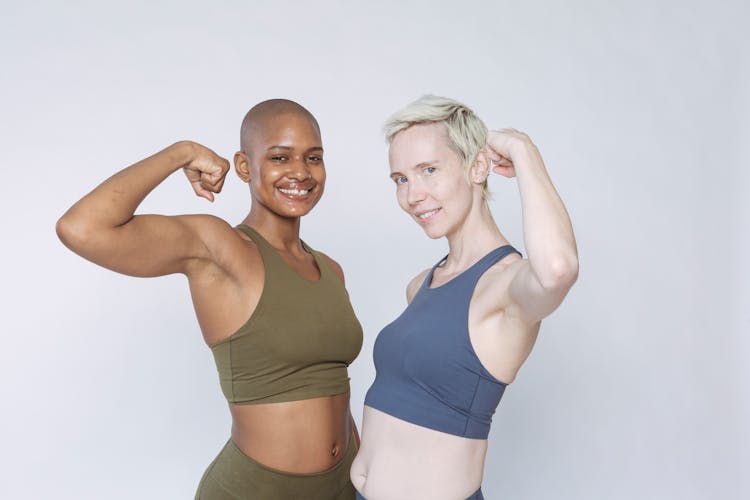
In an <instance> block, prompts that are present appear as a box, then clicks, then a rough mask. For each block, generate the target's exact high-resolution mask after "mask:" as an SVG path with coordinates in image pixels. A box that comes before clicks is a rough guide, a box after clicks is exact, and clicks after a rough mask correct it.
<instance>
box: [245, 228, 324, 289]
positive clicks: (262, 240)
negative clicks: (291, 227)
mask: <svg viewBox="0 0 750 500" xmlns="http://www.w3.org/2000/svg"><path fill="white" fill-rule="evenodd" d="M237 228H239V229H240V230H241V231H243V232H244V233H245V234H247V232H248V231H246V230H249V231H250V232H251V233H253V235H254V236H257V237H258V239H257V240H256V239H254V238H251V240H252V241H253V243H255V244H256V245H258V243H260V244H261V245H264V246H265V247H266V249H267V250H269V251H270V252H272V253H273V254H274V255H275V256H276V258H278V259H279V260H280V261H281V262H282V263H283V265H284V266H285V267H286V268H287V271H289V272H291V273H292V274H294V275H295V276H297V277H298V278H299V279H300V280H302V281H304V282H307V283H310V284H315V283H320V282H321V281H322V280H323V265H322V263H321V262H320V260H319V259H318V256H317V255H316V253H315V252H314V251H313V250H312V248H310V247H309V246H308V244H307V243H305V240H303V239H302V238H300V240H299V241H300V243H302V248H303V249H304V250H305V252H307V253H308V254H310V255H312V258H313V260H314V261H315V267H317V268H318V279H316V280H310V279H307V278H305V277H303V276H302V275H300V273H298V272H297V270H296V269H294V268H293V267H292V266H291V265H290V264H289V263H288V262H287V261H286V260H284V258H283V257H282V256H281V254H280V253H279V251H278V250H277V249H276V248H275V247H274V246H273V245H271V243H270V242H269V241H268V240H267V239H266V238H265V237H264V236H263V235H262V234H260V232H258V231H257V230H256V229H253V228H252V227H250V226H248V225H247V224H238V225H237ZM248 236H250V235H248ZM261 257H262V255H261ZM264 265H265V264H264Z"/></svg>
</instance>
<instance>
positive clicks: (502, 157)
mask: <svg viewBox="0 0 750 500" xmlns="http://www.w3.org/2000/svg"><path fill="white" fill-rule="evenodd" d="M534 147H535V146H534V143H533V142H531V139H530V138H529V136H528V135H526V134H524V133H523V132H519V131H518V130H516V129H513V128H504V129H500V130H490V131H489V132H488V133H487V147H486V151H487V156H488V157H489V159H490V161H491V165H492V171H493V172H495V173H496V174H500V175H502V176H503V177H508V178H512V177H515V176H516V167H515V165H514V164H513V160H514V159H515V158H517V157H518V156H519V155H520V154H522V153H524V152H526V151H528V150H529V149H531V148H534Z"/></svg>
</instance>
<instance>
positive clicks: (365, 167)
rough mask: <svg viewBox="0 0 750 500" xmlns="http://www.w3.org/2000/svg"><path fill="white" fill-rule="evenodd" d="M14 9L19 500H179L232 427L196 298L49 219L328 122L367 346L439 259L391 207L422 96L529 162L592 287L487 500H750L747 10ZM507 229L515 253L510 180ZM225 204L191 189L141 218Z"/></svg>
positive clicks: (546, 338)
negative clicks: (524, 153) (550, 191)
mask: <svg viewBox="0 0 750 500" xmlns="http://www.w3.org/2000/svg"><path fill="white" fill-rule="evenodd" d="M152 4H155V3H153V2H119V3H105V2H36V3H31V2H28V3H21V2H16V3H14V4H11V3H9V2H7V3H4V4H3V15H2V18H1V19H0V39H1V40H2V44H0V55H1V56H2V65H3V70H2V72H0V84H1V85H2V92H1V95H0V104H1V109H2V119H1V120H0V140H1V141H2V148H0V157H1V158H2V165H3V175H2V178H3V193H2V196H0V203H2V210H1V211H0V217H2V246H0V252H2V253H1V255H2V263H3V271H2V280H0V283H1V284H0V287H2V288H1V292H2V302H1V303H2V333H3V335H2V340H3V342H2V349H0V390H1V391H2V392H1V393H0V395H1V398H0V404H1V405H2V411H1V412H0V415H2V416H1V417H0V418H2V425H1V426H0V443H1V444H0V461H1V462H2V463H1V464H0V470H1V471H2V473H1V474H0V475H1V476H2V480H0V497H1V498H7V499H26V498H29V499H133V498H144V499H185V498H192V494H193V492H194V489H195V487H196V484H197V482H198V479H199V478H200V476H201V474H202V473H203V470H204V469H205V467H206V466H207V465H208V463H209V462H210V461H211V460H212V459H213V457H214V456H215V454H216V453H217V452H218V451H219V449H220V448H221V446H222V445H223V443H224V442H225V441H226V439H227V438H228V435H229V425H230V421H229V417H228V411H227V409H226V403H225V401H223V399H222V396H221V392H220V390H219V384H218V379H217V375H216V372H215V368H214V365H213V360H212V357H211V354H210V351H209V350H208V349H207V348H206V347H205V345H203V342H202V340H201V337H200V333H199V331H198V327H197V324H196V321H195V319H194V315H193V312H192V308H191V303H190V298H189V295H188V291H187V287H186V282H185V280H184V279H183V278H182V277H181V276H170V277H165V278H160V279H149V280H145V279H136V278H129V277H124V276H120V275H116V274H114V273H111V272H109V271H107V270H104V269H101V268H98V267H96V266H94V265H92V264H90V263H88V262H85V261H83V260H82V259H80V258H79V257H77V256H75V255H73V254H72V253H70V252H68V251H67V250H66V249H65V248H64V247H63V246H62V245H61V244H60V243H59V242H58V240H57V238H56V237H55V234H54V224H55V221H56V219H57V217H59V215H60V214H62V213H63V211H64V210H65V209H66V208H67V207H68V206H69V205H70V204H72V203H73V202H74V201H75V200H76V199H77V198H79V197H80V196H82V195H83V194H84V193H85V192H87V191H88V190H90V189H91V188H93V187H94V186H95V185H96V184H97V183H98V182H100V181H101V180H102V179H104V178H105V177H107V176H109V175H110V174H112V173H113V172H114V171H115V170H117V169H119V168H121V167H124V166H126V165H128V164H130V163H132V162H135V161H137V160H139V159H141V158H143V157H145V156H147V155H149V154H151V153H153V152H155V151H156V150H158V149H161V148H163V147H165V146H167V145H168V144H170V143H172V142H173V141H176V140H179V139H193V140H196V141H199V142H202V143H203V144H206V145H208V146H210V147H212V148H214V149H215V150H216V151H217V152H219V153H220V154H222V155H223V156H225V157H227V158H231V155H232V154H233V153H234V151H235V150H236V149H237V147H238V135H239V133H238V129H239V123H240V120H241V119H242V116H243V114H244V112H245V111H246V110H247V109H248V108H249V107H250V106H251V105H253V104H254V103H256V102H258V101H260V100H262V99H267V98H271V97H287V98H291V99H295V100H298V101H299V102H301V103H302V104H304V105H305V106H307V107H308V108H309V109H310V110H312V112H313V113H314V114H315V115H316V116H317V117H318V119H319V121H320V123H321V126H322V129H323V139H324V145H325V148H326V163H327V167H328V175H329V180H328V185H327V188H326V195H325V197H324V199H323V200H322V202H321V203H320V205H319V206H318V208H316V209H315V211H314V212H313V214H312V215H310V216H309V217H308V218H306V219H305V221H304V224H303V237H304V238H305V239H306V240H307V241H308V242H309V243H310V244H311V245H313V246H314V247H318V248H320V249H322V250H324V251H326V252H327V253H329V254H330V255H332V256H333V257H334V258H336V259H337V260H338V261H339V262H340V263H341V264H342V265H343V267H344V270H345V272H346V277H347V285H348V288H349V291H350V294H351V298H352V302H353V304H354V307H355V309H356V311H357V313H358V315H359V318H360V319H361V321H362V324H363V326H364V331H365V341H364V347H363V349H362V353H361V355H360V357H359V358H358V359H357V360H356V362H355V363H354V364H353V365H352V367H351V371H350V374H351V378H352V386H351V387H352V398H351V400H352V408H353V413H354V415H355V418H356V419H357V421H359V420H360V419H361V411H362V401H363V398H364V394H365V391H366V390H367V388H368V387H369V384H370V383H371V381H372V379H373V377H374V371H373V364H372V345H373V342H374V340H375V336H376V334H377V333H378V331H379V330H380V328H381V327H382V326H383V325H385V324H386V323H388V322H389V321H391V320H392V319H393V318H394V317H395V316H396V315H397V314H398V313H399V312H400V311H401V310H402V308H403V307H404V303H405V299H404V287H405V285H406V283H407V281H408V279H409V278H410V277H411V276H413V275H414V274H416V273H418V272H419V271H420V270H422V269H423V268H425V267H427V266H429V265H431V264H432V263H433V262H435V261H436V260H437V259H438V258H439V257H441V256H442V255H443V254H444V252H445V251H446V245H445V243H444V242H443V241H431V240H429V239H427V238H426V237H425V236H424V235H423V234H422V231H421V230H420V229H419V228H418V227H417V226H416V225H415V224H413V223H412V222H411V221H410V220H409V219H408V218H407V217H406V216H405V215H403V214H402V213H401V212H400V211H399V209H398V208H397V205H396V201H395V196H394V188H393V186H392V185H391V183H390V181H389V180H388V176H387V172H388V166H387V157H386V148H385V144H384V142H383V139H382V136H381V134H380V125H381V124H382V122H383V120H384V119H385V118H386V116H387V115H388V114H389V113H390V112H392V111H394V110H395V109H397V108H398V107H400V106H402V105H404V104H406V103H407V102H409V101H410V100H412V99H414V98H416V97H418V96H419V95H421V94H423V93H428V92H429V93H437V94H442V95H447V96H452V97H455V98H458V99H460V100H463V101H465V102H466V103H468V104H469V105H471V106H472V107H474V109H475V110H476V111H477V112H478V113H479V114H480V115H481V116H482V117H483V118H484V119H485V121H486V122H487V123H488V125H489V126H491V127H496V128H497V127H505V126H513V127H516V128H518V129H521V130H524V131H526V132H528V133H529V135H530V136H531V137H532V138H533V139H534V140H535V142H536V143H537V145H538V146H539V148H540V150H541V151H542V153H543V155H544V158H545V160H546V162H547V165H548V168H549V171H550V173H551V175H552V178H553V180H554V181H555V183H556V186H557V187H558V189H559V191H560V193H561V195H562V197H563V199H564V200H565V202H566V204H567V207H568V209H569V211H570V214H571V216H572V219H573V222H574V225H575V229H576V234H577V237H578V243H579V249H580V261H581V273H580V278H579V282H578V284H577V285H576V286H575V288H574V289H573V290H572V292H571V293H570V296H569V297H568V299H567V301H566V302H565V303H564V304H563V306H562V307H561V309H560V310H559V311H557V312H556V313H555V314H554V315H553V316H551V317H550V318H549V319H548V320H546V321H545V322H544V325H543V327H542V332H541V335H540V337H539V341H538V343H537V346H536V348H535V350H534V352H533V354H532V355H531V357H530V359H529V360H528V362H527V363H526V365H525V366H524V368H523V369H522V370H521V372H520V374H519V376H518V379H517V380H516V381H515V382H514V383H513V384H512V386H511V387H510V388H509V389H508V391H507V392H506V395H505V397H504V399H503V401H502V403H501V405H500V408H499V409H498V412H497V414H496V417H495V421H494V424H493V429H492V433H491V435H490V448H489V454H488V456H487V462H486V475H485V481H484V490H485V492H486V496H487V498H488V499H491V500H495V499H743V498H750V484H749V482H748V477H750V476H749V475H747V474H746V473H747V471H748V468H749V466H750V455H749V451H748V450H750V443H749V442H748V441H749V439H748V438H749V435H748V425H747V422H748V421H749V420H750V396H749V389H750V381H749V380H750V378H749V375H750V370H749V369H748V365H747V361H746V360H747V358H748V354H749V351H750V349H749V345H748V344H749V342H748V332H749V331H750V312H749V311H750V297H749V294H748V284H747V283H748V282H747V280H748V276H750V272H749V271H750V269H748V264H747V262H748V260H747V255H748V254H750V239H749V237H748V227H750V224H749V222H750V221H749V220H748V218H749V216H748V214H750V207H749V206H748V201H747V194H748V187H749V184H750V183H749V182H748V161H747V159H748V153H750V151H748V149H749V146H748V144H749V141H748V138H749V134H748V126H749V125H750V124H749V123H748V118H749V117H750V100H749V99H748V88H750V79H749V78H748V60H749V54H748V48H749V44H748V38H747V35H746V34H745V33H744V32H743V28H744V27H745V24H746V23H747V20H748V19H749V18H750V15H749V14H750V12H749V10H748V7H747V6H746V5H747V4H746V3H745V2H740V1H737V2H713V3H711V4H710V5H709V3H708V2H706V3H698V2H663V1H662V2H659V1H657V2H640V1H637V2H624V1H622V2H594V1H591V2H581V1H574V2H552V1H550V2H538V1H532V2H519V1H498V2H476V1H463V2H456V3H454V2H450V3H448V2H427V1H424V2H370V3H367V4H365V3H361V4H360V5H357V6H355V5H353V4H354V3H353V2H330V1H328V2H326V1H323V2H309V3H302V2H299V4H297V3H293V2H289V3H286V2H274V3H273V6H271V2H262V3H261V2H231V1H223V2H213V3H212V4H211V6H210V7H209V6H208V4H207V3H203V2H158V5H152ZM491 187H492V189H493V191H494V193H495V196H494V200H493V202H492V208H493V211H494V213H495V215H496V218H497V221H498V223H499V224H500V226H501V228H502V229H503V230H504V231H505V233H506V235H507V236H508V237H509V238H510V239H511V241H512V242H513V243H515V244H517V245H518V246H519V247H520V248H521V249H523V240H522V230H521V224H520V210H519V202H518V195H517V190H516V187H515V183H514V182H513V181H508V180H505V179H503V178H499V177H497V178H494V179H493V180H492V182H491ZM248 200H249V199H248V192H247V188H246V186H244V185H242V184H241V183H240V182H239V180H238V179H237V178H236V177H235V176H233V175H232V177H231V178H230V180H229V181H228V182H227V184H226V186H225V190H224V193H223V194H222V195H221V196H219V197H218V200H217V201H216V203H215V204H213V205H211V204H209V203H207V202H206V201H205V200H202V199H198V198H196V197H194V196H193V195H192V194H191V190H190V188H189V186H188V184H187V183H186V182H185V179H184V178H182V176H181V174H179V175H175V176H174V177H173V178H170V179H168V180H167V181H166V182H165V183H164V184H163V185H162V186H160V187H159V188H158V189H157V190H156V192H155V193H154V194H153V195H152V196H151V197H150V198H148V200H147V201H146V203H144V205H143V210H142V211H143V212H158V213H168V214H178V213H191V212H209V213H213V214H216V215H218V216H221V217H224V218H226V219H227V220H228V221H230V222H233V223H237V222H239V221H240V220H241V219H242V218H243V217H244V215H245V213H246V211H247V210H248V207H249V201H248Z"/></svg>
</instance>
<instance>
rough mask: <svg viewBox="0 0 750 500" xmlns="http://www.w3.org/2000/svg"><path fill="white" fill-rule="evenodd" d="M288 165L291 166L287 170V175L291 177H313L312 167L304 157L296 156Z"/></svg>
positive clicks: (302, 178) (300, 179) (296, 178)
mask: <svg viewBox="0 0 750 500" xmlns="http://www.w3.org/2000/svg"><path fill="white" fill-rule="evenodd" d="M287 165H288V166H289V169H288V170H287V172H286V176H287V177H288V178H290V179H294V180H296V181H304V180H307V179H309V178H310V177H312V174H311V173H310V167H309V166H308V165H307V162H306V161H305V159H304V158H301V157H300V158H295V159H294V160H293V161H290V162H289V163H288V164H287Z"/></svg>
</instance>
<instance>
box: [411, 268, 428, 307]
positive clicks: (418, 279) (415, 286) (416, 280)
mask: <svg viewBox="0 0 750 500" xmlns="http://www.w3.org/2000/svg"><path fill="white" fill-rule="evenodd" d="M429 272H430V270H429V269H425V270H424V271H422V272H421V273H419V274H417V275H416V276H414V277H413V278H412V279H411V281H410V282H409V284H408V285H406V302H407V303H411V300H412V299H413V298H414V296H415V295H416V294H417V292H418V291H419V287H420V286H422V283H424V280H425V278H427V275H428V274H429Z"/></svg>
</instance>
